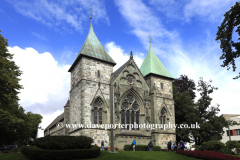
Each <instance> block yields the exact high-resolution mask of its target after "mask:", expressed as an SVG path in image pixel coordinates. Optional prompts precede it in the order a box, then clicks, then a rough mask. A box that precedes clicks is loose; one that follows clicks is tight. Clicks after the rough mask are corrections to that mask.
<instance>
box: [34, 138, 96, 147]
mask: <svg viewBox="0 0 240 160" xmlns="http://www.w3.org/2000/svg"><path fill="white" fill-rule="evenodd" d="M92 142H93V139H92V138H91V137H86V136H47V137H42V138H36V139H34V143H33V144H34V145H36V146H37V147H39V148H42V149H49V150H66V149H89V148H91V143H92Z"/></svg>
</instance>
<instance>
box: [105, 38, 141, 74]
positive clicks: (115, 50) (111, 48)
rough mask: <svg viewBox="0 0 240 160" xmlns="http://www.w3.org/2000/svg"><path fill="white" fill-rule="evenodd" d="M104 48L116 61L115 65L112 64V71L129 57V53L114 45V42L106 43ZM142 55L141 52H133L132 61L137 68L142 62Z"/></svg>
mask: <svg viewBox="0 0 240 160" xmlns="http://www.w3.org/2000/svg"><path fill="white" fill-rule="evenodd" d="M105 48H106V50H107V52H108V53H109V55H110V56H111V57H112V59H113V60H114V61H115V62H116V63H117V64H116V66H114V68H113V71H116V70H117V69H118V68H120V67H121V66H122V65H123V64H124V63H126V62H127V61H128V60H129V58H130V53H129V54H128V53H125V51H124V50H123V49H122V48H121V46H118V45H116V44H115V43H114V42H110V43H107V44H106V45H105ZM142 55H143V54H142V53H133V58H134V61H135V62H136V64H137V65H138V67H139V68H140V66H141V64H142V62H143V57H142Z"/></svg>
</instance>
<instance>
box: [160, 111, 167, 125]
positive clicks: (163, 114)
mask: <svg viewBox="0 0 240 160" xmlns="http://www.w3.org/2000/svg"><path fill="white" fill-rule="evenodd" d="M166 114H167V111H166V109H165V108H163V109H162V110H161V116H160V124H162V125H164V124H166ZM161 129H163V128H161Z"/></svg>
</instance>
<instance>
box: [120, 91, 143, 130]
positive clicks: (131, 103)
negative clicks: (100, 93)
mask: <svg viewBox="0 0 240 160" xmlns="http://www.w3.org/2000/svg"><path fill="white" fill-rule="evenodd" d="M139 112H140V109H139V104H138V103H137V100H136V98H135V97H134V96H133V95H131V94H129V95H127V97H126V98H125V99H124V100H123V102H122V111H121V123H122V124H124V125H126V124H133V127H132V128H131V129H132V130H135V129H136V130H139V127H136V128H135V127H134V122H135V123H136V124H137V125H138V126H139ZM124 129H128V130H129V129H130V127H129V125H127V128H124Z"/></svg>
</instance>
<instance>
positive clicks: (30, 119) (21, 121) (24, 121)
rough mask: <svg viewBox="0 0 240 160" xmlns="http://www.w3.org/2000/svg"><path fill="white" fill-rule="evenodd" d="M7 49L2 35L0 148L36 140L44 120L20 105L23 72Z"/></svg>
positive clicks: (0, 52)
mask: <svg viewBox="0 0 240 160" xmlns="http://www.w3.org/2000/svg"><path fill="white" fill-rule="evenodd" d="M7 47H8V41H7V39H4V37H3V36H2V35H1V34H0V146H2V145H5V144H14V143H18V144H24V143H26V142H27V141H28V140H29V139H30V138H31V137H32V138H35V137H36V133H37V127H38V125H39V123H41V119H42V116H41V115H39V114H33V113H31V112H28V113H24V109H23V108H22V107H21V106H19V104H18V100H19V98H18V93H19V92H18V90H20V89H23V87H22V86H21V85H20V84H19V80H20V79H19V78H18V77H19V76H20V75H21V74H22V72H21V71H20V70H19V67H18V66H17V65H16V64H15V62H14V61H12V57H13V55H12V54H10V53H9V52H8V49H7Z"/></svg>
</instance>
